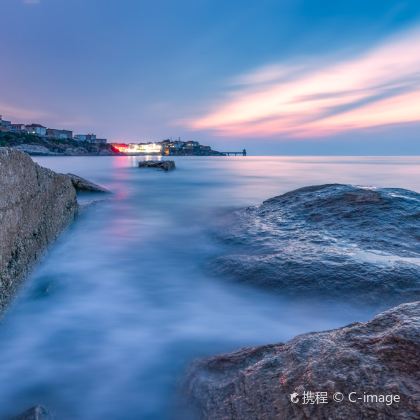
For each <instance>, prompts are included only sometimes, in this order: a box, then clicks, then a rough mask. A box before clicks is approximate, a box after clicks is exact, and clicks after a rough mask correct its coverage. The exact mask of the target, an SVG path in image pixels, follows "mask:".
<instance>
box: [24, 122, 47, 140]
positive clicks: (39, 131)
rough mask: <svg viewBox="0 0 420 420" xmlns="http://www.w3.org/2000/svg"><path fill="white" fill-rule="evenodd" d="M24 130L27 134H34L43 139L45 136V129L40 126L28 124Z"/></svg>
mask: <svg viewBox="0 0 420 420" xmlns="http://www.w3.org/2000/svg"><path fill="white" fill-rule="evenodd" d="M26 130H27V132H28V133H29V134H35V135H36V136H41V137H45V136H46V135H47V127H44V126H43V125H40V124H29V125H27V126H26Z"/></svg>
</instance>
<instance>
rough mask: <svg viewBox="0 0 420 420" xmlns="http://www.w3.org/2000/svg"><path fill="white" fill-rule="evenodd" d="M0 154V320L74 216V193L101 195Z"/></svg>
mask: <svg viewBox="0 0 420 420" xmlns="http://www.w3.org/2000/svg"><path fill="white" fill-rule="evenodd" d="M96 187H97V186H95V184H92V183H89V182H88V181H86V180H83V179H82V178H79V177H77V179H76V178H75V176H74V175H71V176H70V175H64V174H57V173H55V172H53V171H51V170H49V169H46V168H43V167H41V166H39V165H38V164H36V163H34V162H33V161H32V159H31V158H30V157H29V156H28V155H27V154H25V153H23V152H19V151H16V150H13V149H10V148H0V190H1V195H0V227H1V231H0V314H1V313H2V312H4V310H5V309H6V307H7V305H8V304H9V303H10V301H11V300H12V298H13V296H14V295H15V294H16V292H17V290H18V289H19V286H20V284H21V283H22V281H23V279H24V278H25V276H26V275H27V274H28V273H29V271H30V270H31V268H32V267H33V266H34V264H35V263H36V262H37V261H38V260H39V259H40V257H41V256H42V255H43V253H44V251H45V250H46V249H47V247H48V246H49V245H50V244H51V243H52V242H53V241H54V240H55V239H56V238H57V236H58V235H59V234H60V233H61V232H62V231H63V230H64V229H65V228H66V227H67V226H68V225H69V224H70V223H71V222H72V221H73V220H74V218H75V217H76V215H77V213H78V209H79V206H78V203H77V196H76V192H77V190H86V189H88V190H89V191H102V190H101V189H100V187H98V188H96Z"/></svg>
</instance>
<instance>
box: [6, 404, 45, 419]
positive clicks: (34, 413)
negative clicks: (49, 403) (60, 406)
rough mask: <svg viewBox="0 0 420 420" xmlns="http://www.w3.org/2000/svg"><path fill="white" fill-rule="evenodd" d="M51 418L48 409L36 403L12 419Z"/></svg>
mask: <svg viewBox="0 0 420 420" xmlns="http://www.w3.org/2000/svg"><path fill="white" fill-rule="evenodd" d="M50 419H52V416H51V414H50V413H49V412H48V410H47V409H46V408H45V407H43V406H41V405H36V406H34V407H31V408H30V409H29V410H26V411H25V412H24V413H22V414H20V415H18V416H16V417H13V419H12V420H50Z"/></svg>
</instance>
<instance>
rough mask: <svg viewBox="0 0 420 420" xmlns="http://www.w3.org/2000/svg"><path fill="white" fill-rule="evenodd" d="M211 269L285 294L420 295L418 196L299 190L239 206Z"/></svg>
mask: <svg viewBox="0 0 420 420" xmlns="http://www.w3.org/2000/svg"><path fill="white" fill-rule="evenodd" d="M220 232H221V233H220V238H221V239H222V240H223V241H224V242H226V244H227V245H228V251H227V252H226V254H225V255H223V256H221V257H219V258H217V259H216V260H215V261H214V262H213V263H212V264H211V266H212V270H214V271H215V272H216V274H218V275H224V276H227V277H229V278H231V279H233V280H235V281H239V282H243V283H248V284H251V285H256V286H260V287H263V288H267V289H269V290H271V291H275V292H277V293H281V294H285V295H295V296H300V297H307V296H314V295H318V296H322V297H323V298H334V299H337V298H340V299H344V300H353V301H356V302H360V301H363V302H365V303H368V302H370V303H375V304H378V303H380V304H383V305H389V304H398V303H401V302H406V301H413V300H418V299H420V287H419V286H420V194H418V193H416V192H414V191H407V190H403V189H396V188H384V189H367V188H360V187H354V186H351V185H339V184H331V185H321V186H314V187H306V188H301V189H298V190H295V191H291V192H289V193H286V194H284V195H281V196H278V197H275V198H272V199H270V200H267V201H265V202H264V203H263V204H262V205H260V206H258V207H251V208H248V209H244V210H240V211H238V212H236V213H235V214H234V215H233V217H230V218H229V220H228V223H227V225H226V226H225V225H222V227H221V229H220Z"/></svg>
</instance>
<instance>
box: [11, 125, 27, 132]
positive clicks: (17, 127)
mask: <svg viewBox="0 0 420 420" xmlns="http://www.w3.org/2000/svg"><path fill="white" fill-rule="evenodd" d="M10 131H13V132H14V133H27V132H28V130H27V129H26V125H25V124H11V129H10Z"/></svg>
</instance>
